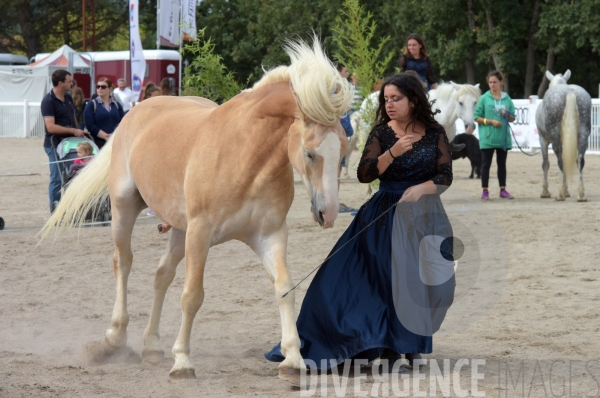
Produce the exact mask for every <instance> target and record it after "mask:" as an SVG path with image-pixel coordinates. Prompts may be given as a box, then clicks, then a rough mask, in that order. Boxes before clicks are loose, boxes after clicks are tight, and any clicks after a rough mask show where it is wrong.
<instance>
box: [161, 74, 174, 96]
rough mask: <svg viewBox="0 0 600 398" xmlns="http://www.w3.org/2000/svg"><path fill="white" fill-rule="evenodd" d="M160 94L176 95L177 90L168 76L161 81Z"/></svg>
mask: <svg viewBox="0 0 600 398" xmlns="http://www.w3.org/2000/svg"><path fill="white" fill-rule="evenodd" d="M160 95H175V90H173V87H172V85H171V80H170V79H169V78H168V77H165V78H164V79H162V80H161V81H160Z"/></svg>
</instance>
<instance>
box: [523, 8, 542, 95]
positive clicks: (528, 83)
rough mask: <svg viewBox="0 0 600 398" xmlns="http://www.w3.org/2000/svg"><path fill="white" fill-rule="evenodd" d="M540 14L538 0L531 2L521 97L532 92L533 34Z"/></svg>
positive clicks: (533, 69)
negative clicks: (531, 13)
mask: <svg viewBox="0 0 600 398" xmlns="http://www.w3.org/2000/svg"><path fill="white" fill-rule="evenodd" d="M539 16H540V0H535V3H534V4H533V16H532V17H531V22H530V24H529V39H528V41H527V67H526V68H525V89H524V93H523V98H529V96H530V95H531V93H533V73H534V71H535V34H536V33H537V23H538V18H539Z"/></svg>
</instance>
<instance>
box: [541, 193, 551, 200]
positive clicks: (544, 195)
mask: <svg viewBox="0 0 600 398" xmlns="http://www.w3.org/2000/svg"><path fill="white" fill-rule="evenodd" d="M551 197H552V195H550V194H549V193H542V194H541V195H540V198H542V199H549V198H551Z"/></svg>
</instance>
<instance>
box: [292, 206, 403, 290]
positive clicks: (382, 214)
mask: <svg viewBox="0 0 600 398" xmlns="http://www.w3.org/2000/svg"><path fill="white" fill-rule="evenodd" d="M398 203H399V202H396V203H394V204H393V205H392V206H390V208H389V209H387V210H386V211H384V212H383V213H381V214H380V215H379V216H378V217H377V218H376V219H374V220H373V221H371V222H370V223H368V224H367V225H366V226H365V227H364V228H363V229H361V230H360V231H358V232H357V233H356V235H354V236H353V237H351V238H350V239H348V241H347V242H346V243H344V244H343V245H342V246H341V247H340V248H339V249H337V250H336V251H334V252H333V253H331V254H330V255H329V256H327V258H326V259H325V260H323V262H322V263H321V264H319V265H318V266H317V268H315V269H313V270H312V271H310V272H309V273H308V275H306V276H305V277H304V278H302V280H301V281H300V282H298V283H297V284H296V286H294V287H293V288H291V289H290V290H289V291H288V292H287V293H286V294H284V295H283V296H281V298H284V297H285V296H287V295H288V294H290V293H291V292H293V291H294V290H296V288H297V287H298V286H300V284H301V283H302V282H304V281H305V280H306V278H308V277H309V276H311V275H312V274H313V273H314V272H315V271H316V270H318V269H319V268H321V266H322V265H323V264H325V262H327V260H329V259H330V258H331V257H333V256H334V255H335V254H336V253H337V252H339V251H340V250H342V249H343V248H344V246H346V245H347V244H348V243H350V242H351V241H352V240H353V239H354V238H356V237H357V236H358V235H360V234H361V233H363V232H364V230H365V229H367V228H369V227H370V226H371V225H373V224H374V223H375V221H377V220H379V219H380V218H381V217H383V216H385V215H386V214H387V213H388V212H389V211H390V210H392V209H393V208H394V207H396V206H397V205H398Z"/></svg>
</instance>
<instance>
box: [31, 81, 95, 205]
mask: <svg viewBox="0 0 600 398" xmlns="http://www.w3.org/2000/svg"><path fill="white" fill-rule="evenodd" d="M72 81H73V78H72V77H71V74H70V73H69V72H67V71H66V70H64V69H59V70H56V71H54V72H53V73H52V90H50V92H49V93H48V94H46V96H45V97H44V99H43V100H42V103H41V106H40V108H41V112H42V117H43V118H44V130H45V137H44V151H45V152H46V154H47V155H48V161H49V162H50V184H49V185H48V196H49V199H50V212H52V211H53V210H54V207H55V206H56V204H57V203H58V201H60V187H61V179H60V170H59V168H58V165H57V164H56V160H57V159H56V155H55V152H54V150H53V149H52V141H51V140H52V137H56V138H55V141H54V143H55V144H56V143H58V142H60V141H62V140H63V139H64V138H67V137H73V136H75V137H84V136H85V134H86V133H85V132H84V131H83V130H81V129H78V128H77V121H76V118H75V105H74V104H73V98H72V97H71V95H70V94H69V93H68V91H69V90H71V86H72Z"/></svg>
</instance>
